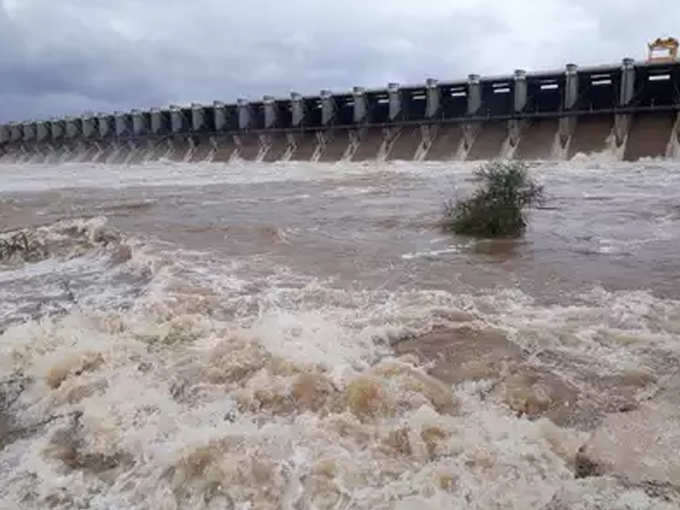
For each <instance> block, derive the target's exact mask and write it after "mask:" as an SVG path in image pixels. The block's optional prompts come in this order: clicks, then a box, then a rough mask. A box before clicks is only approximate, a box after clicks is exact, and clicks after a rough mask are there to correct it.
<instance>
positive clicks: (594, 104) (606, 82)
mask: <svg viewBox="0 0 680 510" xmlns="http://www.w3.org/2000/svg"><path fill="white" fill-rule="evenodd" d="M679 91H680V62H677V61H676V62H663V61H662V62H652V63H646V62H635V61H633V60H631V59H623V60H622V62H621V64H619V65H611V66H595V67H583V68H580V67H577V66H576V65H575V64H568V65H567V66H566V68H564V69H563V70H556V71H540V72H527V71H524V70H516V71H515V72H514V73H512V74H509V75H501V76H480V75H477V74H470V75H469V76H468V77H467V78H466V79H461V80H453V81H447V80H437V79H434V78H430V79H427V80H426V81H425V82H424V83H421V84H411V85H406V84H398V83H389V84H388V85H387V86H386V87H385V88H366V87H359V86H357V87H354V88H353V89H352V90H351V91H345V92H342V91H341V92H337V91H331V90H323V91H322V92H321V93H320V94H319V95H311V96H303V95H301V94H298V93H295V92H293V93H291V95H290V97H288V98H277V97H274V96H264V97H263V99H262V100H255V101H249V100H246V99H239V100H238V101H236V102H235V103H229V102H223V101H215V102H213V103H212V104H210V105H203V104H200V103H192V104H190V105H186V106H179V105H171V106H169V107H167V108H151V109H149V110H139V109H136V110H131V111H128V112H122V111H121V112H114V113H113V114H108V113H99V114H96V115H94V114H91V113H86V114H83V115H80V116H77V117H66V118H59V119H56V118H52V119H49V120H37V121H33V120H31V121H26V122H11V123H6V124H3V125H0V155H2V156H1V157H2V158H3V161H14V162H46V163H55V162H59V161H81V162H104V161H108V162H117V163H126V162H127V163H129V164H132V163H137V162H144V161H149V160H154V159H158V158H171V159H173V160H176V161H185V160H186V161H188V162H203V161H214V162H228V161H231V160H233V159H234V158H240V159H245V160H249V161H288V160H300V161H341V160H346V161H349V160H352V161H369V160H381V161H383V160H384V161H391V160H395V159H405V160H414V159H416V160H417V159H426V160H449V159H472V160H475V159H489V158H501V157H505V158H508V157H514V158H521V159H565V158H570V157H573V156H574V155H575V154H577V153H584V154H589V153H597V152H603V151H609V152H611V155H612V157H619V158H623V159H626V160H635V159H639V158H642V157H678V152H679V151H680V134H679V129H680V128H679V127H678V121H677V118H678V112H680V92H679Z"/></svg>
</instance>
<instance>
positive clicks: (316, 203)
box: [0, 135, 680, 509]
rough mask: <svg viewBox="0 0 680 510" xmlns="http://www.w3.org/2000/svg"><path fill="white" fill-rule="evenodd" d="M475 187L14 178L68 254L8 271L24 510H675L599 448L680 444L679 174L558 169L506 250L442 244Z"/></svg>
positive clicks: (315, 177)
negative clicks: (679, 377) (679, 397)
mask: <svg viewBox="0 0 680 510" xmlns="http://www.w3.org/2000/svg"><path fill="white" fill-rule="evenodd" d="M456 136H458V135H454V138H455V137H456ZM475 168H476V165H475V164H472V163H465V164H461V163H453V162H451V163H410V162H409V163H407V162H392V163H386V164H380V165H379V164H376V163H338V164H324V163H319V164H310V163H299V162H290V163H285V164H283V163H278V164H264V163H263V164H258V163H252V162H244V163H232V164H222V163H212V164H208V163H201V164H193V163H172V162H161V163H148V164H143V165H138V166H134V167H125V166H120V165H105V164H99V165H87V164H64V165H56V166H54V165H52V166H51V165H3V166H0V222H1V228H0V231H1V232H4V234H0V235H4V236H7V235H10V234H11V233H12V232H13V231H16V230H17V229H25V230H26V231H27V232H28V233H29V236H30V238H31V240H32V242H35V243H37V244H36V246H39V247H41V250H43V249H44V251H36V252H35V254H34V256H33V257H27V260H24V259H22V258H21V256H16V257H14V258H12V259H11V260H5V261H3V262H2V264H1V265H0V350H1V356H0V397H1V398H0V422H1V423H2V428H0V433H2V434H3V435H4V436H6V437H5V439H3V441H0V444H2V445H3V447H2V450H0V478H1V479H2V484H0V503H2V505H4V507H7V508H15V507H20V508H45V507H51V508H73V507H74V506H76V505H87V506H89V507H90V508H102V509H103V508H140V509H141V508H329V509H330V508H347V509H349V508H385V509H387V508H399V509H408V508H456V507H468V508H492V507H494V505H496V506H498V505H500V507H503V508H518V509H519V508H528V507H536V508H546V509H547V508H562V507H564V508H568V507H569V506H568V505H575V504H577V503H578V504H582V505H584V506H582V507H583V508H593V509H594V508H597V506H592V505H591V506H588V505H589V504H590V503H589V502H592V501H605V502H607V508H626V506H625V505H626V504H627V502H629V501H638V502H640V505H641V506H640V507H641V508H675V506H674V505H676V503H677V502H678V500H677V499H674V498H676V493H675V492H674V491H675V489H674V487H676V485H677V486H680V481H677V482H678V483H677V484H676V480H675V479H674V478H673V476H674V474H673V473H675V471H673V469H674V468H673V467H672V466H671V467H669V468H668V469H666V468H664V464H663V462H666V461H665V460H663V459H659V458H657V457H654V455H657V454H656V453H654V452H656V450H650V451H651V452H652V453H650V455H652V458H651V459H645V460H644V462H639V463H637V464H634V467H635V469H637V470H638V471H636V472H634V473H633V472H630V471H626V470H625V469H624V468H620V467H619V466H618V465H616V464H612V463H604V462H603V463H602V465H600V464H598V462H599V459H600V457H597V455H598V454H597V452H599V451H600V450H601V449H602V448H606V447H603V446H602V444H600V445H599V446H598V444H593V441H595V442H596V443H597V441H598V438H599V437H601V436H602V435H603V434H604V433H603V432H602V430H614V431H615V433H618V432H617V431H619V430H620V429H621V430H629V429H630V426H629V424H627V423H625V419H626V418H625V417H626V416H630V419H631V420H635V419H639V416H640V415H641V414H642V415H644V417H645V420H646V421H645V422H644V427H645V428H644V430H648V431H653V430H654V427H656V426H659V427H662V428H663V429H664V430H665V431H667V432H668V434H665V435H664V436H663V437H664V438H666V439H668V441H669V442H668V443H662V444H669V445H672V444H674V443H672V441H673V440H674V438H675V437H676V436H677V433H678V432H680V423H678V422H676V421H675V418H674V416H675V414H673V413H670V414H669V411H668V409H669V408H668V407H667V404H666V400H658V397H657V395H665V394H666V393H668V392H669V391H670V390H669V385H671V386H672V385H673V384H674V383H673V382H672V381H674V380H676V379H673V377H672V376H673V374H674V373H675V372H676V371H677V370H678V366H679V363H680V362H679V360H680V344H679V340H678V339H679V335H680V262H679V261H678V258H677V247H678V246H680V209H679V208H678V206H679V204H680V191H679V190H680V172H678V165H677V162H672V161H668V162H647V163H623V162H606V161H603V160H602V159H600V160H598V161H596V160H591V159H582V160H579V161H578V162H576V161H574V162H562V163H556V164H548V163H544V164H540V165H535V166H533V167H532V168H531V173H532V175H533V176H534V177H535V178H536V179H537V180H538V181H539V182H540V183H541V184H543V185H544V186H545V188H546V191H547V195H548V202H547V204H546V206H545V207H544V208H542V209H539V210H534V211H530V213H529V219H530V224H529V228H528V230H527V232H526V234H525V236H523V237H522V238H520V239H506V240H495V241H479V240H472V239H468V238H463V237H457V236H454V235H452V234H450V233H448V232H445V231H443V230H442V228H441V226H440V224H439V223H440V220H441V211H442V205H443V203H444V201H445V200H447V199H449V198H455V197H462V196H465V195H466V194H467V193H470V192H471V190H472V189H474V186H475V185H476V182H475V180H474V178H473V171H474V169H475ZM17 380H20V381H22V383H21V388H20V390H17V386H16V384H14V383H13V382H12V381H17ZM669 381H671V382H669ZM671 393H672V392H671ZM664 398H665V397H664ZM664 406H666V407H664ZM641 409H644V410H646V409H652V410H657V409H661V410H662V411H663V412H662V411H659V417H660V418H659V420H658V421H657V422H655V416H656V415H654V414H653V412H652V411H644V412H643V411H640V410H641ZM654 412H656V411H654ZM612 416H617V417H618V418H616V421H612V418H611V417H612ZM669 416H671V418H670V419H669V418H668V417H669ZM662 417H663V418H662ZM622 420H623V422H622ZM621 422H622V423H621ZM620 423H621V424H620ZM605 426H606V427H607V428H606V429H603V428H602V427H605ZM617 427H620V428H617ZM5 429H6V430H5ZM650 433H651V432H650ZM673 433H674V434H676V436H674V435H673ZM669 434H670V435H669ZM610 436H611V434H610V435H609V436H607V437H610ZM660 437H661V436H660ZM589 441H590V442H589ZM628 441H629V442H630V440H628ZM600 443H601V442H600ZM585 444H588V448H587V449H586V450H583V449H582V448H581V447H582V446H583V445H585ZM607 444H608V443H607ZM598 448H600V449H598ZM630 448H631V449H634V448H635V445H632V444H631V446H630ZM580 449H581V450H580ZM657 449H660V447H659V448H657ZM579 451H582V452H583V451H587V452H596V453H593V454H592V455H591V457H589V458H588V460H587V462H585V464H587V465H589V466H591V465H592V466H594V467H593V468H592V470H590V471H589V472H588V474H587V477H586V478H578V479H577V478H576V474H577V473H579V476H581V475H582V474H583V469H581V468H577V465H578V466H581V465H582V464H583V462H584V461H583V459H582V458H581V457H578V459H577V452H579ZM631 451H632V450H631ZM619 457H620V456H616V458H615V460H616V459H618V458H619ZM623 457H625V456H623ZM579 459H580V460H579ZM577 460H578V462H577ZM579 462H580V464H579ZM650 463H651V464H650ZM655 463H656V464H655ZM631 465H632V464H631ZM645 465H650V466H654V467H653V468H650V470H649V473H650V475H649V476H654V477H656V478H654V479H651V480H649V479H647V478H645V473H644V466H645ZM640 466H642V467H640ZM640 470H642V471H643V472H642V473H641V472H640ZM659 473H661V474H659ZM591 475H592V476H591ZM662 475H663V476H662ZM593 476H595V479H594V478H593ZM659 477H660V478H659ZM649 483H652V486H653V487H658V486H660V485H659V484H665V485H663V487H664V490H663V491H657V492H658V494H657V495H655V494H656V493H654V491H650V490H649V487H650V485H649ZM655 483H656V484H657V485H653V484H655ZM659 494H661V496H660V495H659ZM2 505H0V506H2ZM12 505H14V506H12ZM560 505H563V506H560ZM564 505H567V506H564ZM645 505H646V506H645Z"/></svg>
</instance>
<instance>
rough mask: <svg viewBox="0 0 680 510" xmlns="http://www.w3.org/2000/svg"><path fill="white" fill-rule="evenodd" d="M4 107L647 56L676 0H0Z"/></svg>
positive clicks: (127, 103) (3, 110)
mask: <svg viewBox="0 0 680 510" xmlns="http://www.w3.org/2000/svg"><path fill="white" fill-rule="evenodd" d="M0 6H2V7H1V8H0V121H7V120H24V119H32V118H48V117H50V116H52V115H64V114H74V115H75V114H80V113H83V112H84V111H87V110H91V111H112V110H116V109H123V110H129V109H131V108H134V107H140V108H147V107H151V106H163V105H167V104H170V103H179V104H181V103H187V102H191V101H199V102H205V103H209V102H212V100H213V99H220V100H225V101H234V100H235V99H236V98H237V97H248V98H252V99H255V98H261V97H262V95H263V94H273V95H277V96H288V95H289V94H290V91H292V90H295V91H298V92H302V93H316V92H318V91H319V90H320V89H322V88H330V89H331V90H346V89H349V88H350V87H352V86H354V85H363V86H369V87H373V86H379V85H383V84H386V83H387V82H389V81H396V82H400V83H414V82H421V81H423V80H424V79H425V78H427V77H434V78H439V79H456V78H462V77H464V76H467V75H468V74H469V73H480V74H502V73H509V72H512V71H513V70H514V69H516V68H524V69H527V70H532V69H546V68H547V69H553V68H561V67H563V65H564V64H566V63H567V62H571V61H573V62H575V63H579V64H582V65H585V64H597V63H610V62H618V61H619V60H620V59H621V58H622V57H624V56H632V57H635V58H640V59H642V58H644V57H645V50H646V47H645V44H646V42H647V41H648V40H651V39H654V38H656V37H658V36H666V35H674V36H676V37H679V36H680V1H678V0H647V1H641V0H636V1H633V0H546V1H544V2H537V1H535V0H513V1H509V0H502V1H496V0H385V1H383V0H342V1H336V0H325V1H322V0H317V1H313V0H280V1H277V2H274V1H264V0H238V1H235V0H193V1H191V0H0Z"/></svg>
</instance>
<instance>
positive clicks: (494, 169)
mask: <svg viewBox="0 0 680 510" xmlns="http://www.w3.org/2000/svg"><path fill="white" fill-rule="evenodd" d="M475 176H476V177H477V178H478V180H480V181H481V186H480V187H479V188H478V189H477V191H475V193H474V194H473V195H472V196H471V197H470V198H467V199H465V200H459V201H456V202H453V201H449V202H448V203H446V204H445V211H444V214H445V224H446V226H447V227H448V228H449V229H451V230H452V231H453V232H455V233H456V234H463V235H469V236H475V237H518V236H520V235H521V234H522V233H523V232H524V229H525V228H526V225H527V221H526V217H525V213H524V209H525V208H526V207H531V206H533V205H540V204H541V203H543V201H544V195H543V187H542V186H539V185H538V184H536V183H535V182H534V181H533V180H532V179H531V178H530V177H529V175H528V166H527V165H526V164H525V163H522V162H518V161H509V162H503V161H497V162H492V163H488V164H486V165H484V166H482V167H480V168H478V169H477V170H476V171H475Z"/></svg>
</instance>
